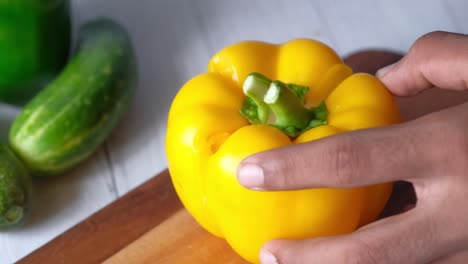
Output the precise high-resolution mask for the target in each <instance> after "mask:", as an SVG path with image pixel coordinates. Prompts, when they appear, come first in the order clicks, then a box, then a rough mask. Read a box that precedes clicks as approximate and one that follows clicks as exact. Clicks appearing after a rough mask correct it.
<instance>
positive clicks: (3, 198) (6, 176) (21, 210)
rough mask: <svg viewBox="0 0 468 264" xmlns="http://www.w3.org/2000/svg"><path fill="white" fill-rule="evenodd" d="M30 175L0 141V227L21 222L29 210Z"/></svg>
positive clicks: (3, 227)
mask: <svg viewBox="0 0 468 264" xmlns="http://www.w3.org/2000/svg"><path fill="white" fill-rule="evenodd" d="M31 190H32V183H31V177H30V176H29V174H28V171H27V169H26V168H25V167H24V165H23V164H22V163H21V161H20V160H18V158H17V157H16V156H15V155H14V154H13V152H12V151H11V150H10V149H9V148H8V146H6V145H4V144H1V143H0V229H5V228H7V227H10V226H13V225H16V224H18V223H21V222H22V221H23V220H24V219H25V217H26V215H27V214H28V212H29V210H30V205H31Z"/></svg>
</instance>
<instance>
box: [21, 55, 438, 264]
mask: <svg viewBox="0 0 468 264" xmlns="http://www.w3.org/2000/svg"><path fill="white" fill-rule="evenodd" d="M399 58H400V56H399V55H397V54H394V53H391V52H383V51H364V52H359V53H356V54H354V55H351V56H349V57H347V59H346V60H345V61H346V63H347V64H348V65H350V66H351V67H353V69H354V70H355V71H357V72H368V73H374V72H375V71H376V70H377V69H379V68H380V67H382V66H385V65H388V64H390V63H393V62H395V61H397V60H398V59H399ZM440 101H441V100H440V98H438V102H440ZM442 101H443V100H442ZM407 104H408V103H407ZM405 105H406V104H404V105H403V108H404V107H405ZM434 107H435V106H434ZM439 107H443V105H442V106H439ZM421 111H422V110H421ZM412 113H413V116H417V113H416V114H414V112H412ZM414 201H415V196H414V193H412V188H411V185H409V184H407V183H398V184H397V185H396V188H395V190H394V195H392V198H391V202H390V203H389V206H387V208H386V209H385V211H384V215H392V214H394V213H396V212H399V211H400V210H401V208H402V206H404V204H407V203H409V202H414ZM102 262H104V263H119V264H120V263H171V264H172V263H176V264H178V263H205V264H210V263H232V264H234V263H246V262H245V261H244V260H242V259H241V258H240V257H239V256H238V255H236V253H234V252H233V251H232V249H231V248H230V247H229V246H228V245H227V244H226V242H225V241H224V240H222V239H220V238H216V237H214V236H212V235H210V234H208V233H207V232H206V231H204V230H203V229H202V228H201V227H200V226H199V225H198V224H197V223H196V222H195V221H194V220H193V218H192V217H191V216H190V215H189V214H188V213H187V211H186V210H185V209H184V208H183V206H182V204H181V203H180V201H179V199H178V197H177V195H176V193H175V191H174V188H173V186H172V183H171V179H170V176H169V173H168V172H167V170H166V171H163V172H162V173H160V174H159V175H157V176H155V177H153V178H152V179H150V180H149V181H147V182H146V183H144V184H143V185H141V186H140V187H138V188H136V189H134V190H133V191H131V192H129V193H128V194H126V195H124V196H123V197H121V198H120V199H118V200H116V201H115V202H113V203H111V204H110V205H108V206H107V207H105V208H103V209H102V210H100V211H99V212H97V213H95V214H93V215H92V216H90V217H89V218H87V219H86V220H84V221H83V222H81V223H79V224H77V225H76V226H74V227H72V228H71V229H69V230H68V231H66V232H64V233H63V234H61V235H59V236H58V237H56V238H55V239H53V240H52V241H50V242H49V243H47V244H46V245H44V246H42V247H41V248H39V249H38V250H36V251H34V252H32V253H31V254H30V255H28V256H26V257H25V258H23V259H22V260H20V261H19V262H18V263H22V264H27V263H31V264H32V263H34V264H38V263H48V264H54V263H102Z"/></svg>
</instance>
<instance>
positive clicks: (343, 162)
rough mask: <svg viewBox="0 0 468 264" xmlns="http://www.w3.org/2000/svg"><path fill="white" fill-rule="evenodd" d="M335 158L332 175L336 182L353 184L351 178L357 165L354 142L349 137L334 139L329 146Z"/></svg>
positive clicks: (338, 183) (357, 159) (340, 184)
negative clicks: (333, 143) (332, 143)
mask: <svg viewBox="0 0 468 264" xmlns="http://www.w3.org/2000/svg"><path fill="white" fill-rule="evenodd" d="M331 151H332V153H330V154H331V155H334V159H335V166H334V169H333V170H334V176H335V178H334V179H335V181H336V184H337V185H339V186H348V185H350V184H353V178H354V176H355V173H356V172H357V170H358V167H359V158H358V153H357V148H356V143H355V142H354V141H353V140H352V139H351V138H350V137H343V138H342V139H341V140H338V141H336V143H335V146H333V147H332V148H331Z"/></svg>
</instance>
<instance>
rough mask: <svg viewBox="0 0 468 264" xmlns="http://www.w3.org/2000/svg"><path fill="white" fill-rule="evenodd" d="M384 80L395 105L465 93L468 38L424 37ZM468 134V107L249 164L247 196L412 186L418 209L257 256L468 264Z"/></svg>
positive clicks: (271, 245)
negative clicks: (439, 92)
mask: <svg viewBox="0 0 468 264" xmlns="http://www.w3.org/2000/svg"><path fill="white" fill-rule="evenodd" d="M378 75H379V76H380V78H381V80H382V81H383V82H384V83H385V84H386V85H387V87H388V88H389V89H390V91H391V92H392V93H393V94H395V95H397V96H414V95H416V94H419V93H421V92H422V91H424V90H427V89H429V88H432V87H434V86H436V87H440V88H441V89H448V90H457V91H464V92H460V93H466V91H465V90H467V89H468V36H465V35H459V34H453V33H445V32H433V33H430V34H427V35H425V36H423V37H421V38H420V39H418V41H416V42H415V44H414V45H413V47H412V48H411V49H410V51H409V53H408V55H407V56H405V57H404V58H403V59H402V60H401V61H399V62H398V63H396V64H394V65H392V66H390V67H388V68H385V69H382V70H381V71H380V72H379V74H378ZM466 131H468V103H463V104H460V105H458V106H454V107H450V108H447V109H443V110H440V111H436V112H433V113H430V114H428V115H425V116H423V117H420V118H417V119H415V120H412V121H409V122H407V123H403V124H399V125H394V126H389V127H381V128H374V129H367V130H360V131H354V132H349V133H343V134H339V135H335V136H331V137H328V138H324V139H321V140H317V141H313V142H309V143H304V144H299V145H292V146H288V147H284V148H280V149H275V150H271V151H266V152H262V153H259V154H256V155H253V156H251V157H248V158H247V159H245V160H244V161H243V162H242V163H241V165H240V166H239V170H238V180H239V182H240V183H241V184H243V185H244V186H245V187H247V188H254V189H263V190H290V189H303V188H314V187H336V188H349V187H357V186H366V185H370V184H377V183H382V182H388V181H397V180H405V181H409V182H411V183H412V184H413V186H414V189H415V193H416V195H417V199H418V201H417V204H416V206H415V207H414V208H413V209H411V210H409V211H406V212H404V213H401V214H399V215H395V216H391V217H388V218H385V219H382V220H379V221H377V222H375V223H372V224H370V225H367V226H365V227H362V228H360V229H359V230H357V231H356V232H353V233H351V234H348V235H342V236H334V237H324V238H317V239H309V240H301V241H296V240H275V241H271V242H268V243H267V244H266V245H264V247H263V248H262V250H261V252H260V259H261V261H262V263H263V264H270V263H282V264H293V263H384V264H385V263H428V262H431V261H435V260H437V259H441V258H444V257H447V256H448V258H445V259H444V260H448V259H450V260H452V261H460V260H461V257H466V255H460V254H459V253H460V252H463V251H467V250H468V224H467V223H468V207H467V206H465V202H466V201H468V162H467V160H468V134H467V132H466ZM310 171H314V174H313V177H311V176H310ZM465 262H466V259H465ZM457 263H458V262H457Z"/></svg>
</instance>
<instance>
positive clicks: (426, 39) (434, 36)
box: [413, 31, 449, 48]
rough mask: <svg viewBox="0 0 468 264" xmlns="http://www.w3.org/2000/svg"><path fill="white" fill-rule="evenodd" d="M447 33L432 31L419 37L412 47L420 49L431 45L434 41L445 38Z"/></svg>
mask: <svg viewBox="0 0 468 264" xmlns="http://www.w3.org/2000/svg"><path fill="white" fill-rule="evenodd" d="M448 34H449V33H448V32H445V31H432V32H429V33H426V34H424V35H422V36H420V37H419V38H418V39H417V40H416V41H415V42H414V45H413V47H414V48H420V47H424V46H426V45H427V44H428V43H432V42H433V41H434V40H439V39H443V38H445V37H446V36H447V35H448Z"/></svg>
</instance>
